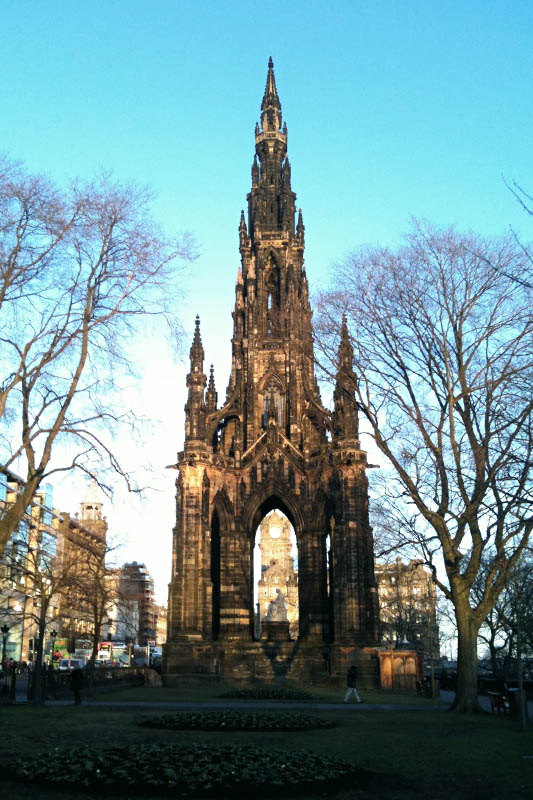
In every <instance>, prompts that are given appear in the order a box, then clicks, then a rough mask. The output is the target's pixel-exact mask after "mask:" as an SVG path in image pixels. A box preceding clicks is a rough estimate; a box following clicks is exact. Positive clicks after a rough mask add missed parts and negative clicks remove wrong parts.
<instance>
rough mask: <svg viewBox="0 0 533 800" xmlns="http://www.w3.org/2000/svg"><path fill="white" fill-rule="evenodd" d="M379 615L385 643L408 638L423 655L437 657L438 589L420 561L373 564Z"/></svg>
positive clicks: (402, 640) (394, 643)
mask: <svg viewBox="0 0 533 800" xmlns="http://www.w3.org/2000/svg"><path fill="white" fill-rule="evenodd" d="M375 574H376V580H377V581H378V586H379V615H380V622H381V635H382V638H383V640H384V642H388V643H390V644H391V645H396V643H397V642H399V643H401V642H404V641H405V640H407V642H408V643H409V645H410V646H411V647H412V648H413V649H415V650H417V651H418V652H419V653H421V654H423V655H424V656H430V655H433V657H434V658H438V656H439V628H438V625H437V592H436V587H435V584H434V583H433V580H432V577H431V573H430V572H429V570H427V569H425V568H424V565H423V562H422V561H419V560H412V561H409V562H408V563H407V564H405V563H403V561H402V560H401V558H397V559H396V561H395V562H394V563H392V564H376V566H375Z"/></svg>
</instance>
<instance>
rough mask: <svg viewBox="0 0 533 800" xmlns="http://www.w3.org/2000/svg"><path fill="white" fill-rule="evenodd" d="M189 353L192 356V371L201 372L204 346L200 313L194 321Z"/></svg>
mask: <svg viewBox="0 0 533 800" xmlns="http://www.w3.org/2000/svg"><path fill="white" fill-rule="evenodd" d="M189 355H190V358H191V372H201V371H202V369H203V366H204V348H203V346H202V337H201V336H200V317H199V316H198V314H197V315H196V320H195V322H194V336H193V340H192V345H191V349H190V351H189Z"/></svg>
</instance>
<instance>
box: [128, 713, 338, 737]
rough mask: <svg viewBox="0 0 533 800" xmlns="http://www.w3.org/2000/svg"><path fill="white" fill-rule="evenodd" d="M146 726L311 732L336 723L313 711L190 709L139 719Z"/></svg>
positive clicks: (207, 729) (174, 728) (206, 729)
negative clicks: (313, 713) (301, 712)
mask: <svg viewBox="0 0 533 800" xmlns="http://www.w3.org/2000/svg"><path fill="white" fill-rule="evenodd" d="M137 722H138V724H139V725H142V726H143V727H145V728H165V729H166V730H174V731H180V730H200V731H263V732H268V731H272V732H273V733H275V732H276V731H309V730H313V729H316V728H333V727H334V725H335V723H334V722H331V721H330V720H327V719H323V718H322V717H319V716H316V715H312V714H300V713H297V712H290V711H277V712H272V711H267V712H264V711H189V712H179V713H177V714H163V715H161V716H158V717H149V718H141V719H139V720H137Z"/></svg>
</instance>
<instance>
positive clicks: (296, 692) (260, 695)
mask: <svg viewBox="0 0 533 800" xmlns="http://www.w3.org/2000/svg"><path fill="white" fill-rule="evenodd" d="M220 697H233V698H239V699H241V700H242V699H245V700H314V699H315V698H314V697H313V695H312V694H311V693H310V692H306V691H305V690H304V689H293V688H292V687H291V686H256V687H254V688H253V689H231V690H230V691H229V692H225V693H224V694H221V695H220Z"/></svg>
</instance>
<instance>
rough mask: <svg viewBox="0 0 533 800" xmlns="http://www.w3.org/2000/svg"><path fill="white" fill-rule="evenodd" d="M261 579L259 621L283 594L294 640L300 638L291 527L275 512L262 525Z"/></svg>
mask: <svg viewBox="0 0 533 800" xmlns="http://www.w3.org/2000/svg"><path fill="white" fill-rule="evenodd" d="M259 532H260V541H259V549H260V551H261V577H260V579H259V583H258V593H257V602H258V605H259V618H260V620H261V621H262V620H264V619H265V617H266V615H267V612H268V609H269V606H270V602H271V601H272V600H275V599H276V595H277V590H278V589H279V590H280V591H281V593H282V594H283V597H284V600H285V607H286V609H287V618H288V620H289V630H290V635H291V639H297V638H298V573H297V571H296V570H295V568H294V558H293V557H292V555H291V548H292V542H291V524H290V522H289V520H288V519H287V517H286V516H284V515H283V514H280V513H278V512H277V511H273V512H272V513H271V514H269V515H268V516H267V517H265V518H264V520H263V521H262V522H261V525H260V526H259Z"/></svg>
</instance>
